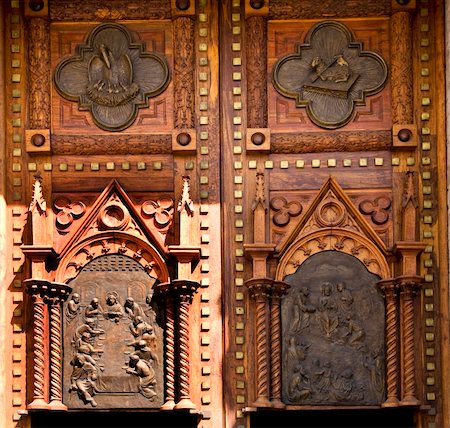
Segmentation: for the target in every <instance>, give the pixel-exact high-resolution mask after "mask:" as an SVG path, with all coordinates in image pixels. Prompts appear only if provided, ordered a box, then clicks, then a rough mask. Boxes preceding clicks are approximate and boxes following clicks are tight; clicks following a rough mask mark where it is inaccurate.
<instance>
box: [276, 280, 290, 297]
mask: <svg viewBox="0 0 450 428" xmlns="http://www.w3.org/2000/svg"><path fill="white" fill-rule="evenodd" d="M290 288H291V285H290V284H288V283H287V282H284V281H273V284H272V298H281V297H283V296H284V295H285V294H287V292H288V290H289V289H290Z"/></svg>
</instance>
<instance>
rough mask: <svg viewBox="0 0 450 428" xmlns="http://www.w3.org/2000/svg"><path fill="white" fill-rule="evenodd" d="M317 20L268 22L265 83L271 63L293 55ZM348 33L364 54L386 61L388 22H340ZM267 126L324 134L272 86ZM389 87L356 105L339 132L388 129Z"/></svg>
mask: <svg viewBox="0 0 450 428" xmlns="http://www.w3.org/2000/svg"><path fill="white" fill-rule="evenodd" d="M317 22H319V21H308V22H299V21H296V22H269V24H268V25H269V26H268V41H267V43H268V49H267V55H268V61H267V65H268V75H269V79H268V81H269V82H271V81H272V72H273V67H274V65H275V63H276V62H277V61H278V60H279V59H280V58H281V57H283V56H285V55H289V54H292V53H294V52H296V47H297V45H298V44H300V43H304V40H305V36H306V34H307V33H308V31H309V30H310V29H311V27H312V26H313V25H314V24H315V23H317ZM342 22H343V23H345V25H346V26H347V27H348V28H349V29H350V30H351V32H352V33H353V35H354V39H355V41H357V42H362V43H363V50H364V51H373V52H375V53H377V54H379V55H381V57H382V58H383V59H384V60H385V61H386V62H388V59H389V47H388V36H389V26H388V22H389V21H388V20H387V19H384V18H375V19H374V18H372V19H365V20H364V22H362V21H359V20H342ZM268 100H269V103H268V104H269V127H270V129H271V132H272V133H276V132H286V131H298V130H302V132H308V131H311V132H318V131H321V132H324V130H322V128H320V127H318V126H317V125H315V124H313V123H312V122H311V120H310V119H309V118H308V116H307V114H306V111H305V109H304V108H298V107H295V102H296V101H295V100H293V99H289V98H286V97H284V96H282V95H280V94H278V93H277V92H276V91H275V88H274V87H273V85H272V83H271V84H269V85H268ZM390 112H391V106H390V89H389V84H387V85H386V87H385V88H384V89H383V90H382V91H381V92H380V93H379V94H378V95H374V96H373V97H370V98H368V99H367V100H366V103H365V105H364V106H357V107H356V108H355V111H354V114H353V116H352V119H351V120H350V122H349V123H348V124H347V125H345V126H344V127H342V128H341V129H342V130H348V131H355V130H373V129H379V130H386V129H390V127H391V118H390Z"/></svg>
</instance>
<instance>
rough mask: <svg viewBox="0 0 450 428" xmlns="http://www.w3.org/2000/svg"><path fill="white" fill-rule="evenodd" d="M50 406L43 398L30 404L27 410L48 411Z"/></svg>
mask: <svg viewBox="0 0 450 428" xmlns="http://www.w3.org/2000/svg"><path fill="white" fill-rule="evenodd" d="M48 406H49V404H48V403H47V402H46V401H45V400H44V399H43V398H36V399H34V400H33V401H32V402H31V403H30V404H28V406H27V409H29V410H47V409H48Z"/></svg>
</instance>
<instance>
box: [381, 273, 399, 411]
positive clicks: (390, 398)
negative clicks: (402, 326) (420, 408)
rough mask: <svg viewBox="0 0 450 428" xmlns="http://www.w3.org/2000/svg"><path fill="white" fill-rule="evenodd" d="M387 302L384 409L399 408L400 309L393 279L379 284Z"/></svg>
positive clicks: (396, 288)
mask: <svg viewBox="0 0 450 428" xmlns="http://www.w3.org/2000/svg"><path fill="white" fill-rule="evenodd" d="M378 287H379V289H380V290H381V291H382V292H383V294H384V299H385V302H386V326H385V329H386V389H387V398H386V401H385V402H384V403H383V404H382V406H383V407H397V406H398V405H399V401H398V375H399V373H398V355H397V347H398V315H397V314H398V308H397V290H398V287H397V283H396V282H395V280H393V279H387V280H384V281H380V282H378Z"/></svg>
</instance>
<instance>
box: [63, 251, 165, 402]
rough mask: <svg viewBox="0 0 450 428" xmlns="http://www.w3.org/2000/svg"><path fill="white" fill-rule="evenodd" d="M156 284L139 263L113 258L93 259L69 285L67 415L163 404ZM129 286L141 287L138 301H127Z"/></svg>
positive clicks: (66, 309)
mask: <svg viewBox="0 0 450 428" xmlns="http://www.w3.org/2000/svg"><path fill="white" fill-rule="evenodd" d="M154 282H155V279H152V278H151V277H149V276H148V274H147V273H146V271H145V270H144V268H143V267H141V265H140V264H139V263H138V262H136V261H135V260H133V259H131V258H129V257H127V256H122V255H116V254H114V255H105V256H101V257H98V258H96V259H93V260H92V261H91V262H90V263H88V264H87V265H86V267H85V268H84V269H83V270H82V271H81V272H80V273H79V275H78V276H77V277H76V278H75V279H74V280H73V290H74V294H73V295H72V298H71V299H69V301H68V302H66V304H65V305H66V306H65V308H64V314H65V318H66V322H65V334H64V355H65V357H66V358H65V360H64V370H63V385H64V389H63V391H64V392H63V394H64V402H65V403H66V405H67V406H68V407H69V408H70V409H83V408H85V406H90V407H96V408H98V409H111V408H159V407H160V406H161V405H162V404H163V398H164V397H163V386H164V385H163V343H162V341H163V337H162V335H163V331H162V328H161V327H160V326H159V325H158V322H157V317H156V313H155V311H154V309H153V306H157V304H156V303H155V302H152V296H153V288H152V287H153V284H154ZM132 283H139V284H143V285H142V287H143V290H142V291H143V292H142V293H141V294H140V295H138V294H136V293H135V294H133V295H134V297H131V296H130V294H129V292H130V290H133V287H131V284H132ZM77 296H78V297H77ZM80 296H81V297H80ZM146 296H147V298H146ZM72 300H73V301H74V302H72ZM77 302H78V303H77ZM74 304H75V306H74ZM147 306H148V308H147ZM75 311H76V314H77V315H76V316H73V315H72V314H73V313H75ZM71 317H72V318H71ZM69 319H70V322H69Z"/></svg>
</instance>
